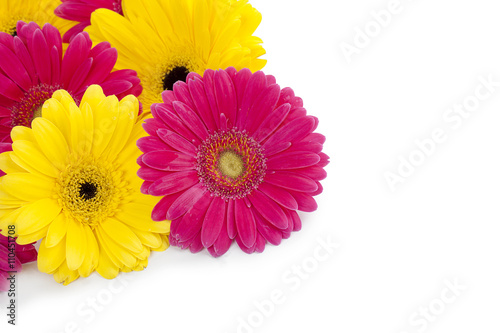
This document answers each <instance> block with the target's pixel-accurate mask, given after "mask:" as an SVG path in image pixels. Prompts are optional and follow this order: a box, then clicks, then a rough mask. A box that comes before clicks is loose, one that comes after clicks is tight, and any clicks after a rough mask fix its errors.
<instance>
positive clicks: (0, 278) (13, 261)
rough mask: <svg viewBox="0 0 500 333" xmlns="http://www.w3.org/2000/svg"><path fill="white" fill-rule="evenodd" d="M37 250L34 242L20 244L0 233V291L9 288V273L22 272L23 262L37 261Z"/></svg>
mask: <svg viewBox="0 0 500 333" xmlns="http://www.w3.org/2000/svg"><path fill="white" fill-rule="evenodd" d="M36 257H37V252H36V249H35V247H34V246H33V244H27V245H19V244H16V243H13V242H10V243H9V241H8V238H7V237H5V236H2V234H0V291H6V290H8V289H9V281H8V280H7V278H8V277H9V273H7V272H20V271H21V266H22V264H25V263H28V262H31V261H35V260H36Z"/></svg>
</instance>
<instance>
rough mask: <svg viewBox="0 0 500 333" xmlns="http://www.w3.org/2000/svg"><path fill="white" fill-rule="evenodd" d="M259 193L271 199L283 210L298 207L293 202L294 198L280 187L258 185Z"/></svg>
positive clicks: (265, 184)
mask: <svg viewBox="0 0 500 333" xmlns="http://www.w3.org/2000/svg"><path fill="white" fill-rule="evenodd" d="M259 191H261V192H262V193H264V194H265V195H267V196H268V197H269V198H271V199H273V200H274V201H275V202H276V203H278V204H280V205H281V206H283V207H284V208H288V209H291V210H295V209H297V208H298V207H299V206H298V205H297V201H295V198H294V197H293V196H292V195H291V194H290V192H288V191H287V190H285V189H283V188H281V187H277V186H274V185H271V184H269V183H266V182H264V183H262V184H260V185H259Z"/></svg>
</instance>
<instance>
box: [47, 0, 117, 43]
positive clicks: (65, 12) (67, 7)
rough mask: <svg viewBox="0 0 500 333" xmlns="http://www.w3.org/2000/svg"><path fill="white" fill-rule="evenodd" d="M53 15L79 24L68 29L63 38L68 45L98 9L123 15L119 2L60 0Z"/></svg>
mask: <svg viewBox="0 0 500 333" xmlns="http://www.w3.org/2000/svg"><path fill="white" fill-rule="evenodd" d="M61 1H62V4H60V5H59V6H58V7H57V8H56V10H55V14H56V15H57V16H59V17H60V18H63V19H65V20H69V21H75V22H79V23H77V24H76V25H75V26H73V27H72V28H71V29H69V30H68V31H67V32H66V33H65V34H64V36H63V41H64V42H65V43H68V42H69V41H70V40H71V39H72V38H73V37H74V36H75V35H76V34H78V33H79V32H82V31H83V29H85V27H86V26H88V25H90V16H91V15H92V13H93V12H94V11H95V10H96V9H98V8H107V9H110V10H112V11H115V12H117V13H118V14H121V15H123V11H122V1H121V0H61Z"/></svg>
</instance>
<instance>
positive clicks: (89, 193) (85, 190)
mask: <svg viewBox="0 0 500 333" xmlns="http://www.w3.org/2000/svg"><path fill="white" fill-rule="evenodd" d="M96 194H97V185H95V184H94V183H89V182H85V183H82V184H80V197H81V198H82V199H84V200H90V199H92V198H94V197H95V196H96Z"/></svg>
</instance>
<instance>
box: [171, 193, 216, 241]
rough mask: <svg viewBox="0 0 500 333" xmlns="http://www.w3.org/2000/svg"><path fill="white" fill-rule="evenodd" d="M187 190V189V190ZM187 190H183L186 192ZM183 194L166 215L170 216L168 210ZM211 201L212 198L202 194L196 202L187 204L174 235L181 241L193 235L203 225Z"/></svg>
mask: <svg viewBox="0 0 500 333" xmlns="http://www.w3.org/2000/svg"><path fill="white" fill-rule="evenodd" d="M188 191H189V190H188ZM188 191H186V192H184V194H185V193H187V192H188ZM182 196H183V195H181V196H180V197H179V198H178V199H177V200H176V202H174V204H173V205H172V206H171V207H170V209H169V210H168V212H167V216H171V214H170V212H171V211H172V208H174V205H175V204H176V203H177V202H178V201H179V200H181V198H182ZM211 202H212V198H211V197H210V196H209V195H203V196H201V198H200V199H199V200H197V202H196V203H193V204H188V205H187V206H188V207H189V209H188V210H187V211H186V213H185V214H184V216H183V217H182V219H181V220H180V221H179V223H178V224H177V228H176V235H174V236H175V237H176V238H177V239H179V240H180V241H181V242H183V241H187V240H189V239H191V238H192V237H193V236H195V235H196V234H197V233H198V232H200V229H201V227H202V225H203V219H204V218H205V215H206V213H207V209H208V207H209V205H210V203H211Z"/></svg>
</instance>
